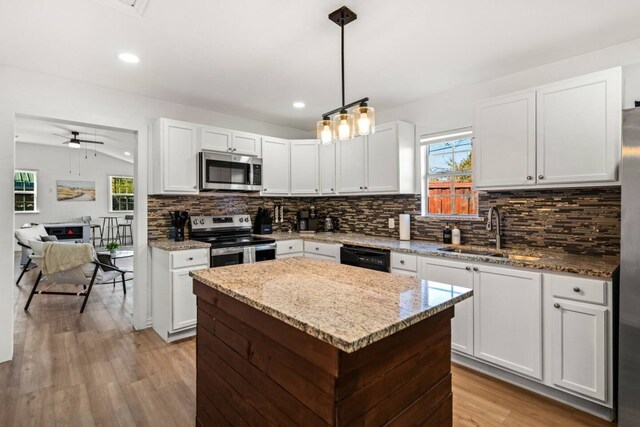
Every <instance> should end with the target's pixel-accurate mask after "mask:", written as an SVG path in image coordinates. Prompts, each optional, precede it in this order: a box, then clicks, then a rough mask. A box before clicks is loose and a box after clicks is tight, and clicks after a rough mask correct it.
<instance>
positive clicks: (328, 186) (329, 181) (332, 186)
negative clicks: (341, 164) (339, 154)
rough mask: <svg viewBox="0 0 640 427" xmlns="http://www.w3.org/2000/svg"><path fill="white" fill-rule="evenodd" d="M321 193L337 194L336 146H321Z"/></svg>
mask: <svg viewBox="0 0 640 427" xmlns="http://www.w3.org/2000/svg"><path fill="white" fill-rule="evenodd" d="M320 192H321V193H322V194H335V193H336V144H328V145H324V144H320Z"/></svg>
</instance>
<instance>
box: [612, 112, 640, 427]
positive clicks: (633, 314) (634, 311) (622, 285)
mask: <svg viewBox="0 0 640 427" xmlns="http://www.w3.org/2000/svg"><path fill="white" fill-rule="evenodd" d="M622 123H623V124H622V171H621V172H622V236H621V247H620V251H621V252H620V282H619V283H618V284H617V285H618V289H619V292H620V293H619V297H620V300H619V335H618V337H619V350H618V424H619V425H620V426H621V427H626V426H638V425H640V108H634V109H631V110H625V111H624V112H623V122H622Z"/></svg>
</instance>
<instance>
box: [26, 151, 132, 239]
mask: <svg viewBox="0 0 640 427" xmlns="http://www.w3.org/2000/svg"><path fill="white" fill-rule="evenodd" d="M133 144H134V142H133V141H131V151H132V152H133V148H134V145H133ZM84 155H85V153H84V150H74V149H69V148H67V147H65V146H60V147H52V146H45V145H38V144H27V143H18V144H16V169H28V170H36V171H37V172H38V193H37V197H38V211H39V213H16V215H15V221H16V227H20V226H21V225H22V224H24V223H27V222H33V223H38V224H43V223H47V222H68V221H77V220H79V219H80V217H82V216H91V217H92V218H93V222H94V223H97V222H98V221H99V217H101V216H106V215H108V214H109V175H121V176H133V163H131V162H126V161H123V160H121V159H117V158H115V157H112V156H107V155H105V154H102V153H97V156H95V157H94V155H93V152H90V153H88V155H87V158H86V159H85V158H84V157H85V156H84ZM70 159H71V162H70ZM70 163H71V166H70ZM78 164H79V165H80V175H78ZM70 167H71V174H70V173H69V169H70ZM58 180H73V181H94V182H95V183H96V200H95V201H85V202H79V201H72V200H69V201H58V198H57V195H56V181H58Z"/></svg>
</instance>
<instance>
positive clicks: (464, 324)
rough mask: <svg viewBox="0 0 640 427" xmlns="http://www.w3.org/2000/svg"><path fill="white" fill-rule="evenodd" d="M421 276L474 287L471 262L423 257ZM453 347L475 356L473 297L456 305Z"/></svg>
mask: <svg viewBox="0 0 640 427" xmlns="http://www.w3.org/2000/svg"><path fill="white" fill-rule="evenodd" d="M419 271H420V278H421V279H423V280H432V281H434V282H441V283H446V284H448V285H455V286H462V287H464V288H469V289H473V271H472V268H471V264H469V263H465V262H456V261H448V260H439V259H433V258H422V259H421V264H420V269H419ZM451 348H452V349H454V350H456V351H459V352H461V353H466V354H468V355H471V356H473V297H471V298H468V299H466V300H464V301H462V302H461V303H458V304H456V306H455V317H454V318H453V319H452V320H451Z"/></svg>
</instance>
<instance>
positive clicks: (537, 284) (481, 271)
mask: <svg viewBox="0 0 640 427" xmlns="http://www.w3.org/2000/svg"><path fill="white" fill-rule="evenodd" d="M473 270H474V282H473V285H474V289H473V300H474V301H473V314H474V319H475V322H474V337H473V338H474V339H473V343H474V356H475V357H476V358H478V359H482V360H485V361H487V362H490V363H492V364H495V365H497V366H501V367H503V368H507V369H509V370H511V371H513V372H516V373H519V374H523V375H526V376H528V377H530V378H533V379H536V380H542V275H541V274H540V273H533V272H529V271H520V270H515V269H507V268H501V267H489V266H486V265H475V266H474V267H473Z"/></svg>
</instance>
